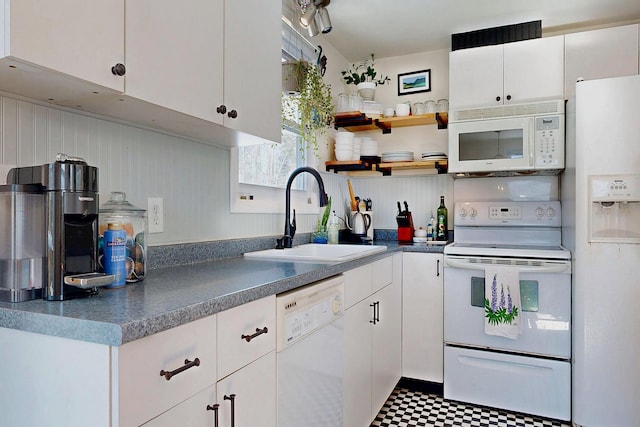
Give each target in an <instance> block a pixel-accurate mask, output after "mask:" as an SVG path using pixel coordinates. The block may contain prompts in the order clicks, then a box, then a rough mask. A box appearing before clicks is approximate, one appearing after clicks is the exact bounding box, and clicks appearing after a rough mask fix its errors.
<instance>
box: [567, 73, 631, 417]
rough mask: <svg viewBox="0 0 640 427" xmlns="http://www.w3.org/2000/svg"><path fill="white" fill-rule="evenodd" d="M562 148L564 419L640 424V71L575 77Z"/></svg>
mask: <svg viewBox="0 0 640 427" xmlns="http://www.w3.org/2000/svg"><path fill="white" fill-rule="evenodd" d="M566 148H567V168H566V170H565V173H564V174H563V176H562V177H561V193H562V200H563V244H564V245H565V246H567V247H568V248H569V249H571V252H572V254H573V275H572V285H573V287H572V292H573V293H572V303H573V307H572V308H573V331H572V332H573V334H572V341H573V342H572V420H573V422H574V423H575V424H577V425H580V426H586V427H592V426H593V427H595V426H608V427H616V426H620V427H628V426H640V404H639V398H640V76H628V77H618V78H611V79H602V80H591V81H583V82H579V83H577V84H576V95H575V100H571V101H569V103H568V105H567V147H566Z"/></svg>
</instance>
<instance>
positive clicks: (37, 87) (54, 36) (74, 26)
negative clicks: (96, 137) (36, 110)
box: [0, 0, 124, 102]
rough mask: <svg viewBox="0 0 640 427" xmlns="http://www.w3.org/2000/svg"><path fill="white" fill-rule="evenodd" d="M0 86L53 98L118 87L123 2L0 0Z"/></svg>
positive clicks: (119, 89) (121, 85) (117, 89)
mask: <svg viewBox="0 0 640 427" xmlns="http://www.w3.org/2000/svg"><path fill="white" fill-rule="evenodd" d="M0 10H2V11H3V12H4V16H3V19H1V20H0V58H1V61H0V90H4V91H7V92H11V93H17V94H19V95H23V96H27V97H30V98H33V99H37V100H42V101H49V102H56V101H61V100H65V99H71V98H77V97H82V96H87V95H89V94H94V93H96V92H97V93H117V92H122V91H123V89H124V82H123V81H122V79H121V78H119V77H117V76H115V75H114V74H113V73H112V72H111V68H112V67H113V66H114V65H115V64H117V63H122V62H124V2H123V0H104V1H86V0H57V1H47V0H0Z"/></svg>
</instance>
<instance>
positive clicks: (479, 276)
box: [444, 201, 571, 420]
mask: <svg viewBox="0 0 640 427" xmlns="http://www.w3.org/2000/svg"><path fill="white" fill-rule="evenodd" d="M560 226H561V206H560V202H557V201H546V202H531V201H526V202H504V201H496V202H457V203H456V204H455V212H454V243H452V244H450V245H447V246H446V247H445V249H444V254H445V255H444V265H445V271H444V340H445V366H444V396H445V398H448V399H453V400H459V401H463V402H470V403H475V404H480V405H485V406H491V407H497V408H504V409H508V410H513V411H518V412H524V413H529V414H534V415H540V416H544V417H550V418H555V419H560V420H570V418H571V400H570V397H571V390H570V387H571V253H570V251H568V250H567V249H565V248H564V247H562V246H561V244H560V243H561V228H560ZM496 272H500V274H502V273H505V274H507V275H510V276H509V277H511V278H512V280H513V281H514V282H515V281H517V282H519V294H520V295H519V297H520V298H519V299H520V306H519V307H518V308H519V310H520V311H519V322H520V325H521V331H520V333H519V334H518V335H517V336H516V337H515V338H514V337H510V338H508V337H505V336H496V335H490V334H488V333H487V328H486V327H485V322H486V321H487V319H488V318H489V311H488V310H489V308H493V309H495V310H496V311H497V307H494V306H498V305H500V306H501V307H503V308H504V309H505V310H507V308H506V307H507V304H506V303H505V301H506V299H505V297H504V295H500V303H499V304H498V295H497V294H496V293H494V294H493V295H494V296H493V298H491V292H488V293H487V292H486V290H485V287H486V286H495V277H496V276H495V274H496ZM485 276H487V277H489V276H493V277H494V279H493V281H492V280H491V279H489V280H486V281H485ZM513 278H515V279H513ZM511 286H514V284H513V283H511ZM491 289H493V288H491ZM501 289H502V292H504V289H509V287H508V286H505V287H503V288H501ZM508 297H509V308H508V310H511V296H510V294H509V295H508Z"/></svg>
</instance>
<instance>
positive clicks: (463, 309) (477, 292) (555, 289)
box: [444, 255, 571, 360]
mask: <svg viewBox="0 0 640 427" xmlns="http://www.w3.org/2000/svg"><path fill="white" fill-rule="evenodd" d="M444 260H445V262H444V340H445V343H446V344H449V345H456V346H468V347H480V348H491V349H494V350H504V351H510V352H517V353H526V354H530V355H543V356H547V357H552V358H557V359H564V360H569V359H570V357H571V263H570V261H566V260H531V259H522V260H517V261H516V262H514V260H513V259H501V258H490V257H472V256H451V255H449V256H445V259H444ZM496 264H497V265H500V264H509V265H511V264H516V265H515V266H513V267H510V266H506V265H505V268H517V269H518V270H519V277H520V300H521V301H520V302H521V309H522V311H521V315H522V325H523V328H522V333H521V334H520V335H519V336H518V338H517V339H515V340H512V339H509V338H504V337H499V336H493V335H486V334H485V333H484V322H485V310H484V298H485V290H484V288H485V272H484V266H485V265H496Z"/></svg>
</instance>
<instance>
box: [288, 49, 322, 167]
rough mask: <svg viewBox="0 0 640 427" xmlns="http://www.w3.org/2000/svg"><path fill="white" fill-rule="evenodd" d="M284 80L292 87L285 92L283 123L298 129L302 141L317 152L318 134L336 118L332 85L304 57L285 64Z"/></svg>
mask: <svg viewBox="0 0 640 427" xmlns="http://www.w3.org/2000/svg"><path fill="white" fill-rule="evenodd" d="M283 79H284V82H283V83H284V86H290V88H289V89H286V88H285V90H283V93H282V124H283V126H291V127H295V128H297V129H299V130H300V133H301V135H302V140H303V141H304V142H305V144H306V145H307V146H308V147H310V148H311V149H313V151H314V153H315V154H316V155H318V149H319V147H318V136H319V135H325V134H326V132H327V129H328V128H329V126H331V122H332V120H333V114H334V109H333V97H332V96H331V86H329V85H328V84H326V83H325V82H324V80H323V79H322V75H321V74H320V71H319V69H318V67H316V66H315V65H313V64H310V63H309V62H307V61H304V60H299V61H297V62H291V63H286V64H283ZM294 82H295V83H296V84H295V85H294V84H293V83H294ZM291 87H294V89H292V88H291Z"/></svg>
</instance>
